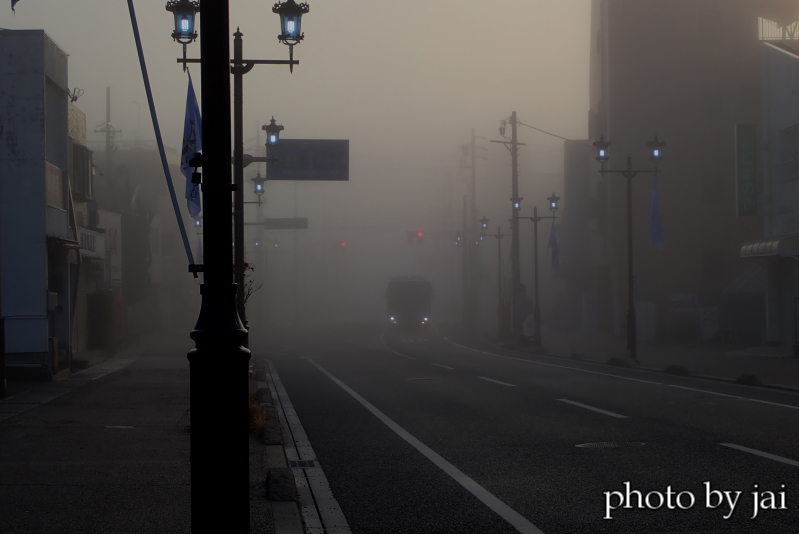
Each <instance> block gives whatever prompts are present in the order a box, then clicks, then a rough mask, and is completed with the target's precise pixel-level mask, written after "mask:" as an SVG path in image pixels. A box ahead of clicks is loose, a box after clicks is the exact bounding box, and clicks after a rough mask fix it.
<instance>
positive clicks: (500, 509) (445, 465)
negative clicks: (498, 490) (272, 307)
mask: <svg viewBox="0 0 799 534" xmlns="http://www.w3.org/2000/svg"><path fill="white" fill-rule="evenodd" d="M309 361H310V363H311V364H312V365H313V366H314V367H316V368H317V369H319V370H320V371H322V372H323V373H324V374H326V375H327V377H328V378H329V379H330V380H332V381H333V382H335V383H336V384H337V385H338V386H339V387H341V389H343V390H344V391H346V392H347V393H349V394H350V395H351V396H352V397H353V398H354V399H355V400H357V401H358V402H360V403H361V405H362V406H363V407H364V408H366V409H367V410H369V411H370V412H372V414H373V415H374V416H375V417H377V418H378V419H380V421H382V422H383V423H384V424H385V425H386V426H387V427H389V428H390V429H391V430H393V431H394V432H395V433H396V434H397V435H398V436H399V437H401V438H402V439H404V440H405V441H407V442H408V443H409V444H410V445H411V446H412V447H413V448H415V449H416V450H417V451H419V452H420V453H422V454H423V455H424V456H426V457H427V459H429V460H430V461H431V462H433V463H434V464H436V466H438V467H439V468H440V469H441V470H442V471H444V472H445V473H446V474H448V475H449V476H450V477H452V478H453V479H454V480H455V481H456V482H457V483H458V484H460V485H461V486H463V487H464V489H466V490H467V491H468V492H469V493H471V494H472V495H474V496H475V497H477V498H478V499H480V501H482V502H483V504H485V505H486V506H488V507H489V508H491V510H493V511H494V512H496V513H497V514H498V515H499V516H500V517H501V518H502V519H504V520H505V521H507V522H508V523H510V524H511V525H512V526H513V527H514V528H515V529H516V530H518V531H519V532H522V533H524V534H544V533H543V532H542V531H541V530H539V529H538V528H537V527H536V526H535V525H533V524H532V523H530V522H529V521H528V520H527V519H525V518H524V517H523V516H522V515H520V514H519V513H518V512H516V511H515V510H513V509H512V508H511V507H509V506H508V505H507V504H505V503H504V502H502V501H500V500H499V499H497V498H496V497H495V496H494V495H493V494H491V493H489V492H488V491H486V489H485V488H483V487H482V486H480V485H479V484H478V483H477V482H475V481H474V480H472V479H471V478H469V477H468V476H466V474H465V473H463V472H462V471H461V470H459V469H458V468H457V467H455V466H454V465H452V464H451V463H449V462H448V461H446V460H445V459H444V458H442V457H441V456H439V455H438V453H436V452H435V451H433V450H432V449H431V448H430V447H428V446H427V445H425V444H424V443H422V442H421V441H419V440H418V439H416V438H415V437H413V436H412V435H411V434H410V433H408V431H407V430H405V429H404V428H402V427H401V426H399V425H398V424H397V423H395V422H394V421H392V420H391V419H389V418H388V416H387V415H386V414H384V413H383V412H381V411H380V410H378V409H377V408H375V407H374V406H373V405H372V404H371V403H370V402H369V401H367V400H366V399H364V398H363V397H361V396H360V395H358V394H357V393H356V392H355V391H353V390H352V389H350V388H349V386H347V385H346V384H345V383H344V382H342V381H341V380H339V379H338V378H336V377H335V376H333V375H332V374H330V373H329V372H328V371H327V370H326V369H325V368H323V367H322V366H321V365H319V364H318V363H316V362H315V361H313V360H309Z"/></svg>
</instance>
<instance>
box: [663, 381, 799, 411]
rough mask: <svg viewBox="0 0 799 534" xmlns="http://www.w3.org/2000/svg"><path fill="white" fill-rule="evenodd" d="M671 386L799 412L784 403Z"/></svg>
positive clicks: (797, 407) (798, 408) (794, 407)
mask: <svg viewBox="0 0 799 534" xmlns="http://www.w3.org/2000/svg"><path fill="white" fill-rule="evenodd" d="M669 385H670V387H673V388H680V389H688V390H690V391H698V392H699V393H709V394H711V395H718V396H720V397H729V398H731V399H738V400H748V401H752V402H759V403H761V404H771V405H772V406H781V407H783V408H792V409H794V410H799V406H793V405H791V404H782V403H779V402H771V401H765V400H760V399H753V398H752V397H740V396H738V395H727V394H726V393H716V392H715V391H708V390H706V389H696V388H689V387H685V386H675V385H673V384H669Z"/></svg>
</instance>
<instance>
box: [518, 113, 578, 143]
mask: <svg viewBox="0 0 799 534" xmlns="http://www.w3.org/2000/svg"><path fill="white" fill-rule="evenodd" d="M516 122H517V123H519V124H521V125H522V126H527V127H528V128H532V129H533V130H535V131H537V132H541V133H543V134H547V135H551V136H552V137H557V138H558V139H563V140H564V141H572V142H575V143H576V142H577V141H575V140H574V139H568V138H566V137H563V136H561V135H558V134H553V133H552V132H548V131H546V130H542V129H541V128H536V127H535V126H530V125H529V124H525V123H523V122H522V121H520V120H519V119H516ZM580 144H581V145H582V144H584V145H585V146H591V147H593V145H589V144H588V143H580Z"/></svg>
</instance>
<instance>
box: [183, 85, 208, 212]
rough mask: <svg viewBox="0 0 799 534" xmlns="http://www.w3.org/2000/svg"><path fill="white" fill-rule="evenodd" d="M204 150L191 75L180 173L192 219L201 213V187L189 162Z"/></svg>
mask: <svg viewBox="0 0 799 534" xmlns="http://www.w3.org/2000/svg"><path fill="white" fill-rule="evenodd" d="M202 149H203V121H202V118H201V117H200V106H198V105H197V96H196V95H195V94H194V86H193V85H192V83H191V73H189V92H188V94H187V95H186V118H185V119H184V121H183V150H182V152H181V155H180V172H182V173H183V176H185V177H186V205H187V206H188V208H189V213H190V214H191V216H192V217H196V216H197V215H198V214H199V213H200V209H201V204H200V187H199V186H198V185H197V184H193V183H191V175H192V173H193V172H194V171H195V170H196V169H195V168H193V167H189V160H191V158H193V157H194V155H195V154H196V153H197V152H199V151H201V150H202Z"/></svg>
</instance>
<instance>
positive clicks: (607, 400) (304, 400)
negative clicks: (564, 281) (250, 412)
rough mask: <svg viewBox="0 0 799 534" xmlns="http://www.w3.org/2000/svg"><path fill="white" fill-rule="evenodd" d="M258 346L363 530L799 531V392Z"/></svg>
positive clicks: (454, 343)
mask: <svg viewBox="0 0 799 534" xmlns="http://www.w3.org/2000/svg"><path fill="white" fill-rule="evenodd" d="M251 337H252V339H251V343H250V346H251V348H252V349H253V353H254V355H255V357H257V358H262V357H268V358H269V359H270V360H271V361H272V362H273V363H274V367H275V369H276V372H277V373H278V375H279V377H280V379H281V380H282V383H283V385H284V386H285V388H286V392H287V394H288V396H289V397H290V399H291V402H292V404H293V407H294V410H296V413H297V415H298V416H299V419H300V421H301V423H302V425H303V427H304V429H305V432H306V433H307V436H308V438H309V440H310V442H311V445H312V447H313V450H314V451H315V453H316V455H317V460H318V462H319V464H320V466H321V467H322V468H323V469H324V472H325V474H326V476H327V478H328V481H329V483H330V487H331V489H332V492H333V495H334V497H335V498H336V499H337V500H338V502H339V504H340V506H341V510H342V511H343V513H344V515H345V517H346V519H347V521H348V523H349V525H350V527H351V529H352V532H381V533H384V532H385V533H389V532H398V533H400V532H402V533H407V532H414V533H424V532H453V533H456V532H457V533H464V532H465V533H471V532H474V533H489V532H508V533H510V532H519V531H522V532H536V531H542V532H545V533H547V534H554V533H562V534H573V533H581V532H586V533H597V532H630V533H633V532H635V533H640V532H703V533H704V532H747V533H750V532H765V533H772V532H774V533H779V532H796V531H797V529H799V512H797V510H799V452H797V448H796V445H795V444H796V442H797V437H799V436H797V434H799V430H797V429H798V428H799V425H797V423H799V395H797V394H793V393H789V392H781V391H768V390H762V389H757V388H749V387H746V386H739V385H734V384H726V383H717V382H712V381H706V380H700V379H693V378H683V377H674V376H671V375H665V374H659V373H650V372H644V371H635V370H629V369H616V368H612V367H607V366H602V365H595V364H589V363H583V362H572V361H568V360H563V359H558V358H553V357H547V356H533V355H528V354H525V353H520V352H514V351H510V350H506V349H501V348H498V347H496V346H494V345H493V344H491V343H488V342H486V341H482V340H479V339H475V338H464V337H459V336H457V335H455V336H448V337H445V336H442V335H432V336H430V338H429V339H426V340H425V339H414V338H408V339H402V338H393V339H391V338H388V337H383V336H381V333H380V332H379V331H377V330H374V331H358V332H355V331H350V332H348V333H345V331H343V330H342V331H340V332H339V331H336V330H333V329H325V330H318V331H313V332H302V333H282V334H277V335H274V336H271V337H270V338H269V341H268V342H267V341H266V340H263V341H262V340H260V339H259V338H258V337H257V336H251ZM464 481H466V482H464ZM625 483H627V484H626V485H625ZM467 487H468V488H470V489H468V490H467V489H466V488H467ZM637 491H640V503H639V497H638V496H637V495H638V494H637ZM725 491H726V492H728V493H726V494H725V493H723V492H725ZM652 492H656V493H652ZM737 492H740V493H737ZM678 494H679V495H678ZM492 499H494V500H493V501H492ZM660 499H662V502H661V500H660ZM491 503H495V504H496V503H499V504H498V505H496V506H494V505H492V504H491ZM730 503H732V506H731V505H730ZM639 504H640V507H641V508H640V509H639ZM625 506H627V508H625ZM681 508H684V509H681ZM514 514H515V515H514ZM753 516H754V517H753ZM606 517H610V518H611V519H606ZM514 518H517V519H518V518H521V520H522V521H523V522H524V523H526V526H524V525H523V526H521V527H519V528H518V529H517V528H514V527H513V526H512V525H511V523H513V521H514ZM525 529H528V530H525ZM530 529H532V530H530Z"/></svg>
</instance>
